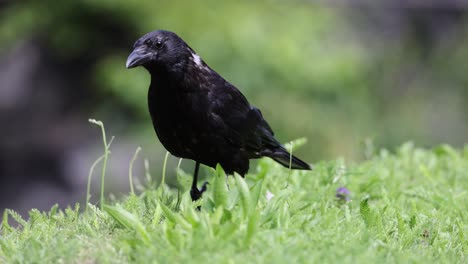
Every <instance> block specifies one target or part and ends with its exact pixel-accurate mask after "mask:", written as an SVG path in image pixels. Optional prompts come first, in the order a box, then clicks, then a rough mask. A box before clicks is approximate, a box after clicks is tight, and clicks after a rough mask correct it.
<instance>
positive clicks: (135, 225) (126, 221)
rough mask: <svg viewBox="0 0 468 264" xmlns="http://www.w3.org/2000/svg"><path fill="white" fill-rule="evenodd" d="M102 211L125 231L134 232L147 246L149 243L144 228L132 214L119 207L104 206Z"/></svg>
mask: <svg viewBox="0 0 468 264" xmlns="http://www.w3.org/2000/svg"><path fill="white" fill-rule="evenodd" d="M104 211H106V212H107V213H108V214H109V215H110V216H111V217H112V218H113V219H114V220H115V221H117V223H119V224H120V225H121V226H123V227H125V228H126V229H129V230H134V231H136V232H137V233H138V234H139V235H140V236H141V238H142V240H143V241H144V242H145V243H147V244H148V243H149V242H150V239H149V236H148V232H146V229H145V226H144V225H143V224H142V223H141V222H140V220H139V219H138V218H137V217H136V216H135V215H134V214H132V213H130V212H128V211H127V210H125V209H123V208H122V207H120V206H110V205H104Z"/></svg>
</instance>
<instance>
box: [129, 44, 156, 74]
mask: <svg viewBox="0 0 468 264" xmlns="http://www.w3.org/2000/svg"><path fill="white" fill-rule="evenodd" d="M152 56H153V53H152V52H150V51H148V50H147V48H146V47H145V46H140V47H136V48H135V49H134V50H133V51H132V53H130V55H129V56H128V58H127V63H126V65H125V66H126V67H127V69H130V68H135V67H137V66H140V65H143V64H145V63H147V62H148V61H150V60H151V57H152Z"/></svg>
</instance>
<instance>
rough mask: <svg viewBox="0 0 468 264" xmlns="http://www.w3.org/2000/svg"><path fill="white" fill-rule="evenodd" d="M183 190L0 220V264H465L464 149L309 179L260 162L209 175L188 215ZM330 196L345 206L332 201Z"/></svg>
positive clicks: (399, 156) (407, 151)
mask: <svg viewBox="0 0 468 264" xmlns="http://www.w3.org/2000/svg"><path fill="white" fill-rule="evenodd" d="M110 158H111V157H110ZM111 177H112V175H107V179H109V178H111ZM190 180H191V175H189V174H187V173H185V172H183V171H179V172H178V182H179V183H180V186H178V187H177V188H169V187H168V186H167V185H165V184H162V185H159V186H158V187H157V188H156V187H154V185H155V184H154V183H146V185H145V187H144V188H143V190H142V191H141V193H139V194H137V195H135V194H132V193H129V195H128V196H127V197H125V198H122V199H120V200H117V201H110V202H107V204H105V205H104V206H103V210H100V209H99V208H98V207H96V206H94V205H89V209H88V210H87V211H86V212H84V211H83V212H80V208H79V206H78V205H76V206H75V207H71V208H67V209H65V210H60V209H58V208H57V207H53V208H52V209H51V210H50V211H49V212H39V211H38V210H32V211H31V212H30V213H29V220H27V221H26V220H23V219H22V218H21V217H20V216H19V215H17V214H16V213H14V212H12V211H9V210H7V211H5V214H4V216H3V223H2V225H1V230H0V263H381V262H382V263H466V261H467V260H466V252H467V249H468V243H467V229H468V221H467V214H468V200H467V197H468V193H467V192H468V148H465V150H455V149H453V148H451V147H449V146H440V147H438V148H435V149H431V150H424V149H418V148H415V147H413V146H412V145H411V144H405V145H404V146H402V147H401V148H399V149H398V150H397V151H396V152H395V153H393V154H392V153H389V152H387V151H381V152H380V153H379V154H378V155H374V156H372V157H371V158H370V159H369V160H367V161H365V162H362V163H360V164H346V163H345V162H344V161H343V160H336V161H327V162H320V163H318V164H316V165H315V168H314V170H313V171H311V172H303V171H293V172H291V173H290V171H288V170H287V169H284V168H282V167H280V166H279V165H277V164H275V163H274V162H273V161H270V160H268V159H264V160H261V161H260V162H259V164H258V166H257V168H253V169H251V174H249V175H247V177H246V179H245V180H244V179H242V178H240V177H229V178H228V180H227V181H226V178H225V175H224V173H223V171H222V169H221V168H217V170H213V171H212V172H211V173H210V174H209V176H208V180H209V181H210V185H209V188H208V191H207V192H206V193H205V194H204V196H203V200H202V201H200V202H199V204H194V203H192V202H191V201H190V195H189V193H188V189H189V186H190ZM341 186H345V187H346V188H347V189H349V190H350V191H351V195H350V200H349V201H342V200H339V199H338V198H336V197H335V195H336V189H337V188H339V187H341ZM267 194H268V195H267ZM270 194H273V195H274V196H273V197H272V198H270V199H267V197H269V196H270ZM197 205H201V210H200V211H198V210H196V207H197ZM13 222H16V225H17V227H12V223H13Z"/></svg>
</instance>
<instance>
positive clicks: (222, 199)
mask: <svg viewBox="0 0 468 264" xmlns="http://www.w3.org/2000/svg"><path fill="white" fill-rule="evenodd" d="M213 200H214V204H215V206H216V207H218V206H221V207H224V208H226V206H227V203H228V188H227V185H226V174H225V173H224V170H223V168H222V167H221V165H219V164H218V165H216V176H215V179H214V182H213Z"/></svg>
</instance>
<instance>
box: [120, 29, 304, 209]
mask: <svg viewBox="0 0 468 264" xmlns="http://www.w3.org/2000/svg"><path fill="white" fill-rule="evenodd" d="M126 66H127V68H134V67H137V66H143V67H145V68H146V70H148V72H149V73H150V74H151V84H150V87H149V91H148V107H149V112H150V115H151V119H152V121H153V126H154V130H155V131H156V134H157V136H158V138H159V140H160V141H161V143H162V144H163V145H164V147H165V148H166V149H167V150H168V151H169V152H170V153H171V154H172V155H174V156H176V157H180V158H184V159H192V160H194V161H195V162H196V163H195V172H194V179H193V183H192V189H191V191H190V195H191V197H192V200H197V199H199V198H200V197H201V195H202V193H203V192H204V191H205V190H206V183H205V184H203V187H202V188H201V189H198V188H197V179H198V168H199V166H200V163H201V164H205V165H207V166H210V167H215V166H216V164H218V163H219V164H221V166H222V167H223V169H224V170H225V171H226V173H227V174H233V173H234V172H237V173H239V174H240V175H241V176H244V175H245V174H246V173H247V171H248V170H249V159H255V158H260V157H263V156H266V157H270V158H272V159H274V160H275V161H277V162H279V163H280V164H281V165H283V166H285V167H288V168H289V167H291V168H292V169H299V170H310V169H311V167H310V166H309V164H307V163H305V162H304V161H302V160H300V159H298V158H297V157H295V156H292V155H290V154H289V153H288V151H287V150H286V149H285V148H284V147H283V146H282V145H281V144H280V143H279V142H278V141H277V140H276V139H275V138H274V137H273V131H272V129H271V128H270V126H269V125H268V123H267V122H266V121H265V119H263V116H262V113H261V112H260V110H258V109H257V108H255V107H254V106H252V105H250V104H249V102H248V101H247V99H246V98H245V97H244V95H243V94H242V93H241V92H240V91H239V90H238V89H237V88H236V87H235V86H234V85H232V84H230V83H229V82H228V81H226V80H225V79H224V78H223V77H221V76H220V75H219V74H218V73H217V72H215V71H214V70H212V69H211V68H210V67H209V66H208V65H206V63H205V62H204V61H203V60H202V59H201V58H200V56H198V54H197V53H195V51H193V49H192V48H190V47H189V46H188V45H187V43H185V41H184V40H182V39H181V38H180V37H179V36H177V35H176V34H175V33H173V32H169V31H165V30H157V31H153V32H150V33H147V34H146V35H144V36H142V37H141V38H140V39H138V40H137V41H136V42H135V44H134V45H133V51H132V53H130V55H129V56H128V59H127V63H126Z"/></svg>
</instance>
